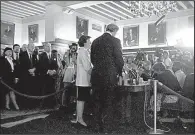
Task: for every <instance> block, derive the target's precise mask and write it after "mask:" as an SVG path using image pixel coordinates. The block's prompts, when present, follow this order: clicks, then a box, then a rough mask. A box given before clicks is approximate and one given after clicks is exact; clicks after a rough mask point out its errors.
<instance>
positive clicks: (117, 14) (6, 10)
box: [1, 1, 194, 21]
mask: <svg viewBox="0 0 195 135" xmlns="http://www.w3.org/2000/svg"><path fill="white" fill-rule="evenodd" d="M175 2H176V7H175V8H174V9H173V11H172V12H178V11H182V10H189V9H193V8H194V1H175ZM49 4H57V5H59V6H62V7H67V6H68V7H70V8H73V9H74V10H75V11H76V12H80V13H83V14H85V15H91V16H96V17H97V18H98V17H101V18H105V19H106V20H110V21H112V20H115V21H119V20H127V19H133V18H139V17H145V16H147V12H148V9H147V8H145V9H141V10H142V11H143V14H142V15H140V14H136V13H135V12H132V6H131V5H129V1H1V15H8V16H14V17H18V18H26V17H29V16H35V15H41V14H45V12H46V6H47V5H49ZM136 5H137V6H136ZM136 7H137V8H139V6H138V3H136V4H135V7H134V8H135V9H136ZM142 8H143V7H142ZM154 10H155V9H154Z"/></svg>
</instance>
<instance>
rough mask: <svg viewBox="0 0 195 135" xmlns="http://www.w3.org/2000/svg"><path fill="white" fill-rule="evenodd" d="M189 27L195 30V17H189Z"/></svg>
mask: <svg viewBox="0 0 195 135" xmlns="http://www.w3.org/2000/svg"><path fill="white" fill-rule="evenodd" d="M188 27H189V28H194V16H189V17H188Z"/></svg>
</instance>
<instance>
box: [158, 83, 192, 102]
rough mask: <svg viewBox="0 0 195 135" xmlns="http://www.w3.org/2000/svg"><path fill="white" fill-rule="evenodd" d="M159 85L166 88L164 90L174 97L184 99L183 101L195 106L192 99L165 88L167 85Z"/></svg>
mask: <svg viewBox="0 0 195 135" xmlns="http://www.w3.org/2000/svg"><path fill="white" fill-rule="evenodd" d="M158 85H159V86H161V87H162V88H164V89H165V90H166V91H168V92H169V93H172V94H174V95H177V96H178V97H179V98H181V99H183V100H186V101H188V102H189V103H192V104H194V101H193V100H191V99H189V98H186V97H184V96H182V95H181V94H179V93H177V92H175V91H173V90H172V89H170V88H169V87H167V86H165V85H164V84H162V83H161V82H158Z"/></svg>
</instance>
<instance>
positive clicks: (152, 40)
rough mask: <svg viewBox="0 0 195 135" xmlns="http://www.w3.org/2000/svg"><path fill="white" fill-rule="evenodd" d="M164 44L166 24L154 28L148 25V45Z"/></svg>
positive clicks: (152, 24) (152, 25) (153, 25)
mask: <svg viewBox="0 0 195 135" xmlns="http://www.w3.org/2000/svg"><path fill="white" fill-rule="evenodd" d="M165 43H166V22H163V23H161V24H159V25H158V26H155V24H154V23H151V24H148V45H160V44H165Z"/></svg>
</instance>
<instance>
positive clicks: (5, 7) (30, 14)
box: [1, 5, 35, 16]
mask: <svg viewBox="0 0 195 135" xmlns="http://www.w3.org/2000/svg"><path fill="white" fill-rule="evenodd" d="M1 9H6V10H11V11H13V12H16V13H23V14H26V15H29V16H32V15H35V14H33V13H29V12H23V11H21V10H17V9H15V8H12V7H9V6H5V5H1Z"/></svg>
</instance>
